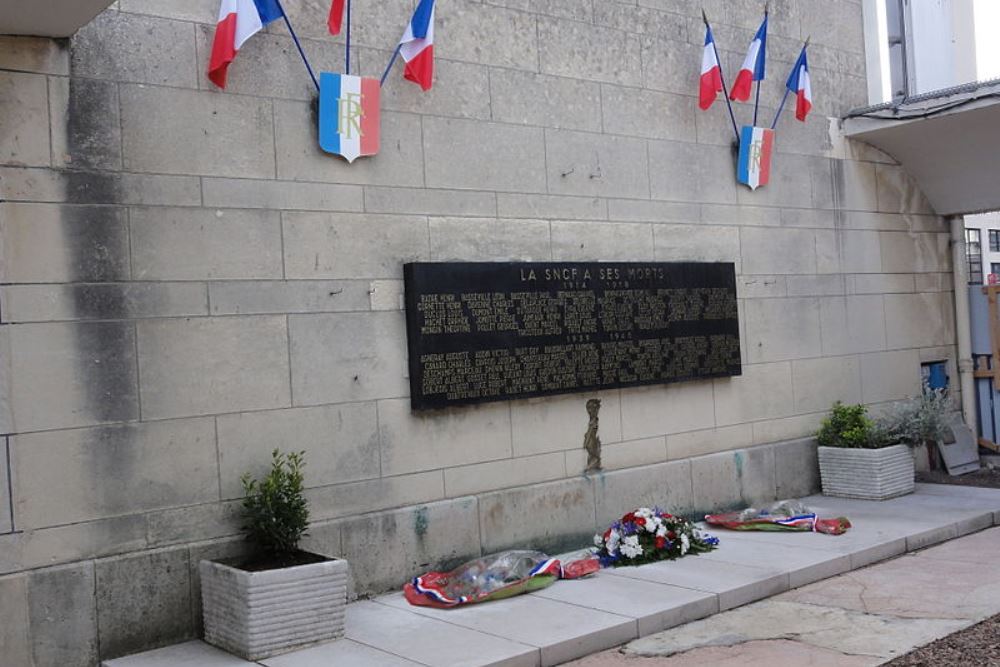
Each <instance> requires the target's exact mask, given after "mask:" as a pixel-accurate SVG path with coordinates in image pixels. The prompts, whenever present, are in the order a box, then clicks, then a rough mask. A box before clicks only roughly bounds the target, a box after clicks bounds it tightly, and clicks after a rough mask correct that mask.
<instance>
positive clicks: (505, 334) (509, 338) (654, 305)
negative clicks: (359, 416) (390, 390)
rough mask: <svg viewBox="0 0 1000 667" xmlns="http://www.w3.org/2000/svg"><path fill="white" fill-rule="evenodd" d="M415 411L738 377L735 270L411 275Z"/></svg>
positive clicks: (424, 270)
mask: <svg viewBox="0 0 1000 667" xmlns="http://www.w3.org/2000/svg"><path fill="white" fill-rule="evenodd" d="M403 275H404V278H405V286H406V334H407V342H408V345H409V354H410V396H411V399H410V400H411V405H412V407H413V409H414V410H425V409H430V408H441V407H445V406H449V405H462V404H468V403H481V402H484V401H501V400H509V399H515V398H528V397H530V396H545V395H548V394H563V393H570V392H580V391H595V390H601V389H610V388H614V387H631V386H636V385H650V384H663V383H667V382H678V381H681V380H694V379H699V378H711V377H722V376H729V375H739V374H740V372H741V368H740V334H739V322H738V319H737V310H736V271H735V267H734V265H733V264H732V263H731V262H727V263H702V262H607V263H606V262H601V263H598V262H444V263H423V262H418V263H413V264H407V265H406V266H405V267H404V270H403Z"/></svg>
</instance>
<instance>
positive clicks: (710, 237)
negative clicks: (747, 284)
mask: <svg viewBox="0 0 1000 667" xmlns="http://www.w3.org/2000/svg"><path fill="white" fill-rule="evenodd" d="M653 248H654V252H655V253H656V259H657V261H661V262H733V263H735V264H736V273H742V271H741V266H740V230H739V227H723V226H721V225H653Z"/></svg>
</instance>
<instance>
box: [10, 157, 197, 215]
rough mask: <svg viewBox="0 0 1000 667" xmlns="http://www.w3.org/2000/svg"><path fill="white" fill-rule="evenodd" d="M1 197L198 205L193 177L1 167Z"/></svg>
mask: <svg viewBox="0 0 1000 667" xmlns="http://www.w3.org/2000/svg"><path fill="white" fill-rule="evenodd" d="M0 196H2V197H3V198H4V199H6V200H7V201H11V202H33V203H60V202H67V203H70V204H135V205H142V206H157V205H161V206H168V205H169V206H183V205H187V206H198V205H200V204H201V181H200V179H198V178H196V177H193V176H162V175H158V174H152V175H151V174H122V173H113V172H105V171H60V170H48V169H36V168H27V167H0Z"/></svg>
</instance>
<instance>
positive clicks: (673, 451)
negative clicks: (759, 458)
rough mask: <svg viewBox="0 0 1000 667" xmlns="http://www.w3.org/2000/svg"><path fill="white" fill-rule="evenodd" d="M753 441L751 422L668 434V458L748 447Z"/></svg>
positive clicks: (688, 456)
mask: <svg viewBox="0 0 1000 667" xmlns="http://www.w3.org/2000/svg"><path fill="white" fill-rule="evenodd" d="M752 442H753V429H752V428H751V426H750V424H737V425H735V426H723V427H720V428H712V429H705V430H703V431H689V432H687V433H676V434H671V435H668V436H667V458H668V459H686V458H690V457H692V456H704V455H705V454H715V453H718V452H724V451H728V450H730V449H738V448H740V447H747V446H749V445H750V444H751V443H752Z"/></svg>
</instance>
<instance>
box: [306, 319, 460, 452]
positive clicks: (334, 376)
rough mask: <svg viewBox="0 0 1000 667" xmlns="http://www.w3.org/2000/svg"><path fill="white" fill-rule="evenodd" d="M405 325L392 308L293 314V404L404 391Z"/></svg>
mask: <svg viewBox="0 0 1000 667" xmlns="http://www.w3.org/2000/svg"><path fill="white" fill-rule="evenodd" d="M404 329H405V322H404V320H403V315H402V313H400V312H392V311H383V312H372V313H335V314H328V315H289V316H288V338H289V341H288V342H289V349H288V353H289V354H290V356H291V382H292V397H293V399H294V404H295V405H297V406H298V405H318V404H321V403H342V402H346V401H367V400H374V399H376V398H379V397H390V396H406V395H407V394H408V393H409V382H408V376H409V373H408V371H407V365H406V357H405V353H406V351H405V348H404V347H403V346H401V345H399V341H401V340H402V339H403V336H404V333H403V332H404ZM333 341H338V343H335V344H331V343H332V342H333ZM407 403H408V401H407ZM442 444H443V443H442Z"/></svg>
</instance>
